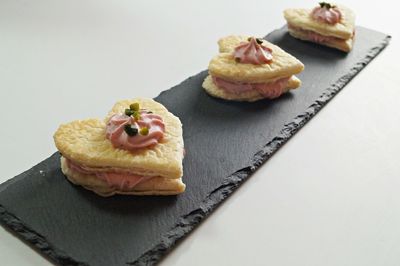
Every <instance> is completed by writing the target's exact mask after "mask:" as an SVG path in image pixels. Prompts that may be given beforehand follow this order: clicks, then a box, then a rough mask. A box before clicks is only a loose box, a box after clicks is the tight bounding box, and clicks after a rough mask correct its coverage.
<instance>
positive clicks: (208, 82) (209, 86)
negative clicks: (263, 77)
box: [203, 75, 301, 102]
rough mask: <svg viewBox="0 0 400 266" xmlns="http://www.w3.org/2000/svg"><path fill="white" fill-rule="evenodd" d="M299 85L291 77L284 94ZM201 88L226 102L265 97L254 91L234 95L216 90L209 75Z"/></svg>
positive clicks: (293, 77)
mask: <svg viewBox="0 0 400 266" xmlns="http://www.w3.org/2000/svg"><path fill="white" fill-rule="evenodd" d="M300 85H301V81H300V80H299V79H298V78H297V77H296V76H292V77H291V78H290V79H289V81H288V84H287V87H286V91H285V92H288V91H289V90H291V89H296V88H298V87H300ZM203 88H204V89H205V90H206V91H207V93H209V94H210V95H212V96H214V97H217V98H222V99H226V100H234V101H247V102H254V101H257V100H261V99H265V97H264V96H262V95H261V94H260V93H259V92H258V91H256V90H253V91H248V92H243V93H240V95H238V94H234V93H229V92H227V91H226V90H224V89H220V88H218V87H217V86H216V85H215V83H214V82H213V80H212V78H211V76H210V75H208V76H207V77H206V79H205V80H204V82H203Z"/></svg>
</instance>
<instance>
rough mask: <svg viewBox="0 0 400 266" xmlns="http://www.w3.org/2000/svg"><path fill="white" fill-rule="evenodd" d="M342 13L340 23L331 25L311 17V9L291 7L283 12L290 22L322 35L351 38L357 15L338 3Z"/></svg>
mask: <svg viewBox="0 0 400 266" xmlns="http://www.w3.org/2000/svg"><path fill="white" fill-rule="evenodd" d="M337 7H338V9H339V10H340V11H341V13H342V19H341V21H340V22H339V23H336V24H333V25H330V24H327V23H321V22H318V21H315V20H314V19H312V18H311V16H310V13H311V11H312V10H311V9H304V8H289V9H286V10H285V11H284V12H283V15H284V17H285V19H286V21H287V23H288V24H290V25H293V26H295V27H300V28H302V29H304V30H311V31H315V32H317V33H319V34H321V35H325V36H333V37H337V38H341V39H349V38H351V37H352V36H353V32H354V23H355V15H354V12H353V11H352V10H350V9H349V8H347V7H345V6H342V5H338V6H337Z"/></svg>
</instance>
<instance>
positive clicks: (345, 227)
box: [0, 0, 400, 266]
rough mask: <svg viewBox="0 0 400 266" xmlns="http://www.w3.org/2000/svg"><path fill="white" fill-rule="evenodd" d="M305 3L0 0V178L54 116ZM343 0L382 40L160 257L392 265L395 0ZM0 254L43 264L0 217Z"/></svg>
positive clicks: (122, 92)
mask: <svg viewBox="0 0 400 266" xmlns="http://www.w3.org/2000/svg"><path fill="white" fill-rule="evenodd" d="M315 3H316V1H274V2H273V5H271V1H243V0H242V1H233V0H232V1H204V0H203V1H192V2H189V1H176V0H175V1H171V0H170V1H131V0H126V1H105V0H101V1H99V0H92V1H88V0H83V1H67V0H65V1H60V0H58V1H55V0H37V1H29V0H0V120H1V125H2V127H1V130H0V132H1V133H0V134H1V135H0V161H1V167H0V182H3V181H6V180H7V179H9V178H11V177H13V176H15V175H17V174H19V173H20V172H22V171H24V170H26V169H28V168H30V167H31V166H33V165H35V164H36V163H38V162H40V161H42V160H43V159H45V158H47V157H48V156H49V155H50V154H52V153H53V152H55V151H56V149H55V146H54V144H53V139H52V135H53V133H54V131H55V130H56V128H57V127H58V125H59V124H60V123H62V122H67V121H70V120H74V119H79V118H82V119H83V118H87V117H102V116H103V115H104V114H105V113H106V112H107V111H108V109H109V108H110V107H111V106H112V104H113V103H114V102H115V101H116V100H118V99H124V98H131V97H135V96H143V97H155V96H157V95H158V94H159V93H160V92H161V91H162V90H166V89H168V88H170V87H171V86H173V85H176V84H178V83H180V82H181V81H183V80H184V79H186V78H187V77H188V76H190V75H194V74H196V73H198V72H199V71H201V70H204V69H206V67H207V65H208V62H209V60H210V58H211V57H212V56H213V55H214V54H215V53H216V52H217V45H216V40H217V39H218V38H219V37H222V36H224V35H228V34H235V33H243V34H252V35H259V36H264V35H265V34H266V33H268V32H270V31H272V30H274V29H276V28H279V27H281V26H282V25H283V24H284V20H283V17H282V10H283V9H285V8H287V7H301V6H313V5H314V4H315ZM345 3H346V4H347V5H348V6H350V7H352V8H353V9H354V10H355V11H356V13H357V24H358V25H362V26H365V27H369V28H372V29H376V30H379V31H383V32H385V33H388V34H391V35H392V36H393V39H392V41H391V44H390V45H389V46H388V47H387V48H386V49H385V50H384V51H383V52H382V53H381V54H380V55H379V56H378V57H377V58H376V59H375V60H374V61H373V62H372V63H371V64H370V65H368V66H367V67H366V68H365V69H364V70H363V71H362V72H361V73H360V74H359V75H357V76H356V78H354V80H353V81H351V83H350V84H348V85H347V86H346V88H345V89H344V90H343V91H342V92H340V93H339V95H338V96H337V97H335V98H334V99H333V100H332V101H331V102H330V103H329V104H328V105H327V106H326V107H325V108H324V109H323V110H322V111H321V112H320V113H319V114H318V115H317V116H316V117H315V118H313V119H312V121H311V122H309V123H308V124H307V125H306V126H305V127H304V128H303V129H302V130H300V132H299V133H298V134H296V136H294V137H293V138H292V139H291V140H290V141H289V142H288V143H287V144H285V145H284V147H283V148H281V149H280V150H279V151H278V152H277V153H276V154H275V155H274V156H273V157H272V158H271V159H270V160H269V161H268V162H267V163H266V164H265V165H264V166H262V168H261V169H260V170H259V171H257V173H256V174H254V175H253V176H252V177H251V178H250V180H248V182H246V183H245V184H244V185H243V186H241V187H240V189H239V190H238V191H237V192H236V193H234V195H232V196H231V197H230V198H229V200H227V201H226V202H225V203H224V204H223V205H222V206H221V207H220V208H218V209H217V210H216V211H215V212H214V213H213V214H212V215H211V216H210V217H209V218H208V219H207V220H206V221H205V222H203V223H202V224H201V225H200V226H199V227H198V228H197V229H196V230H195V231H194V232H193V233H192V234H191V235H190V236H189V237H187V238H186V239H185V240H184V241H183V242H182V243H181V244H180V245H179V246H178V247H177V248H176V249H175V250H174V251H173V252H172V253H171V254H169V255H168V256H167V257H166V258H165V259H164V260H163V262H162V263H161V264H162V265H341V266H343V265H352V266H353V265H371V266H372V265H373V266H376V265H385V266H386V265H400V227H399V224H400V193H399V190H400V164H399V151H400V140H399V136H400V108H399V99H400V89H399V87H398V84H399V83H400V75H399V72H400V69H399V64H400V63H399V60H400V57H399V42H398V39H397V38H398V36H399V27H398V26H396V25H395V20H397V19H398V17H399V11H398V10H399V9H398V8H399V6H398V4H396V1H374V2H372V1H371V2H369V1H346V2H345ZM303 89H306V88H303ZM0 261H1V263H0V264H1V265H50V263H49V262H48V261H47V260H46V259H44V258H43V257H41V256H40V255H39V254H38V253H36V252H35V251H33V250H32V249H31V248H29V247H28V246H27V245H25V244H24V243H22V242H21V241H20V240H19V239H17V238H15V237H14V236H12V235H11V234H10V233H8V232H7V231H5V230H4V228H2V227H0Z"/></svg>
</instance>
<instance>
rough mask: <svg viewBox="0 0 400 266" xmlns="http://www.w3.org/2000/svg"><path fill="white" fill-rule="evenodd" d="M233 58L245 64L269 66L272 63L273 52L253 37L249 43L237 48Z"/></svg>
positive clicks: (241, 44) (243, 43)
mask: <svg viewBox="0 0 400 266" xmlns="http://www.w3.org/2000/svg"><path fill="white" fill-rule="evenodd" d="M233 57H234V58H235V60H236V61H238V62H240V63H243V64H254V65H261V64H267V63H270V62H271V61H272V50H271V49H270V48H268V47H265V46H263V45H262V44H258V43H257V40H256V38H254V37H251V38H250V39H249V41H248V42H242V43H240V44H239V45H238V46H237V47H236V48H235V50H234V52H233Z"/></svg>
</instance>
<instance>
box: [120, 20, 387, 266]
mask: <svg viewBox="0 0 400 266" xmlns="http://www.w3.org/2000/svg"><path fill="white" fill-rule="evenodd" d="M284 27H285V26H284ZM270 34H272V32H271V33H270ZM268 35H269V34H268ZM268 35H267V36H265V37H264V38H266V37H268ZM390 39H391V36H390V35H387V36H386V37H385V38H384V39H383V40H382V42H381V43H380V44H379V45H377V46H376V47H373V48H371V49H370V51H369V52H368V54H367V55H366V57H365V58H364V59H362V60H361V61H359V62H357V63H356V64H355V66H354V67H352V68H351V70H350V71H349V72H348V73H347V74H346V75H344V76H342V77H340V78H339V79H338V80H336V82H334V83H333V84H331V86H330V87H328V88H327V89H326V90H325V92H324V93H322V95H320V96H319V97H318V99H317V100H316V101H315V102H314V103H313V104H311V105H310V106H309V107H308V108H307V109H306V111H305V112H303V113H302V114H300V115H298V116H296V117H295V118H294V119H293V121H292V122H290V123H288V124H285V125H284V127H283V129H282V130H281V131H280V133H279V134H278V136H276V137H274V138H273V139H272V141H270V142H269V143H267V144H266V145H265V146H264V147H263V148H262V149H261V150H260V151H258V152H256V153H255V154H254V158H253V159H252V160H251V164H252V165H250V166H247V167H245V168H242V169H240V170H238V171H236V172H235V173H233V174H232V175H230V176H228V177H227V178H225V179H224V181H223V183H222V184H221V185H220V186H219V187H217V188H216V189H214V190H213V191H212V192H211V193H209V194H208V195H207V197H206V199H205V200H204V201H203V202H202V204H201V205H200V207H199V208H197V209H195V210H193V211H191V212H190V213H188V214H186V215H184V216H182V217H181V219H180V222H179V223H177V224H176V225H175V226H174V227H173V228H172V229H171V230H170V231H168V232H167V233H166V234H164V235H163V236H162V241H161V242H160V243H159V244H157V245H155V246H154V247H153V248H151V249H149V250H148V251H146V252H145V253H144V254H143V255H142V256H141V257H139V258H138V259H137V260H136V261H133V262H127V265H154V264H156V263H157V262H159V261H160V260H161V259H162V257H163V256H164V255H165V254H166V253H167V252H169V251H171V249H172V248H173V247H174V246H175V244H177V242H178V241H179V240H181V239H182V238H183V237H185V236H186V235H188V234H189V233H190V232H191V231H192V230H193V229H194V228H195V227H196V226H197V225H198V224H199V223H200V222H201V221H202V220H203V219H204V218H206V217H207V216H208V215H209V214H210V213H211V212H212V211H213V210H215V209H216V208H217V207H218V206H219V205H220V204H221V203H222V202H223V201H224V200H225V199H226V198H227V197H228V196H230V195H231V194H232V193H233V192H234V191H235V190H236V189H237V188H238V187H239V186H240V185H241V184H242V183H243V182H244V181H245V180H247V179H248V177H250V176H251V174H252V173H254V172H255V171H256V170H257V169H258V168H259V167H260V166H261V165H262V164H263V163H265V162H266V161H267V160H268V159H269V158H270V157H271V156H272V154H273V153H274V152H276V151H277V150H278V149H279V148H280V147H281V146H282V145H283V144H284V143H285V142H286V141H288V140H289V139H290V138H291V137H292V136H294V134H295V133H297V131H298V130H299V129H301V128H302V127H303V126H304V125H305V124H306V123H307V122H308V121H309V120H310V119H311V118H312V117H314V116H315V115H316V114H317V113H318V112H319V111H320V110H321V109H322V107H324V106H325V105H326V104H327V103H328V102H329V101H330V100H331V99H333V97H334V96H335V95H336V94H337V93H338V92H339V91H340V90H341V89H342V88H343V87H344V86H345V85H346V84H347V83H349V82H350V81H351V80H352V79H353V78H354V77H355V76H356V74H357V73H358V72H360V71H361V70H362V69H363V68H364V67H365V66H366V65H367V64H368V63H370V62H371V61H372V59H374V58H375V57H376V56H377V55H378V54H379V53H380V52H381V51H382V50H383V49H384V48H385V47H386V46H387V45H388V44H389V42H390Z"/></svg>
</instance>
